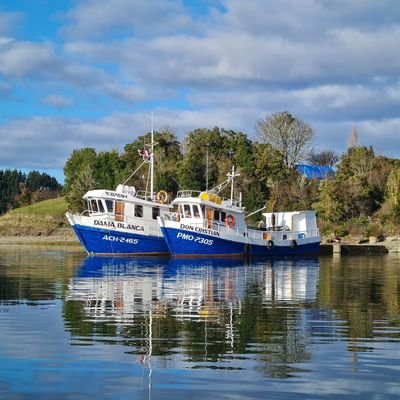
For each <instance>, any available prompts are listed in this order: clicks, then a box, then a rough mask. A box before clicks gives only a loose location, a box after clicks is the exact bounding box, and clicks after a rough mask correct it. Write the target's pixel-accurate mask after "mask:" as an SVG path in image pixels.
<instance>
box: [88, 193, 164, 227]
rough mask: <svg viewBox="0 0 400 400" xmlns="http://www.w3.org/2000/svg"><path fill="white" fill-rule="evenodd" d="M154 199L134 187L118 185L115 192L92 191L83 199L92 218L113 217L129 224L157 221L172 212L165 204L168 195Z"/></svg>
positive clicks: (157, 196) (159, 194) (160, 195)
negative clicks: (164, 214)
mask: <svg viewBox="0 0 400 400" xmlns="http://www.w3.org/2000/svg"><path fill="white" fill-rule="evenodd" d="M155 197H156V198H155V199H152V198H151V196H150V193H148V192H140V191H138V192H137V191H136V190H135V188H134V187H133V186H127V185H118V187H117V189H116V190H115V191H114V190H90V191H88V192H87V193H86V194H85V195H84V196H83V199H85V200H86V201H87V213H88V215H89V216H92V217H102V216H107V217H110V216H111V217H113V219H114V220H115V221H120V222H126V223H129V222H130V221H131V220H132V219H142V218H143V219H144V220H154V221H157V217H158V216H159V215H160V213H162V212H168V211H171V206H170V205H168V204H164V203H165V202H166V201H167V194H166V193H165V192H164V191H162V192H158V193H157V194H156V196H155Z"/></svg>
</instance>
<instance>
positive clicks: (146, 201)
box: [66, 129, 172, 256]
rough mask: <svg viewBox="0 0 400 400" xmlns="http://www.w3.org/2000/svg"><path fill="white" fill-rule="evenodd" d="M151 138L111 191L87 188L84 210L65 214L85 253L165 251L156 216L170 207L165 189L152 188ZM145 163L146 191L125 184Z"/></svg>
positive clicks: (153, 253)
mask: <svg viewBox="0 0 400 400" xmlns="http://www.w3.org/2000/svg"><path fill="white" fill-rule="evenodd" d="M153 151H154V138H153V129H152V130H151V143H150V145H147V146H145V147H143V148H142V149H141V150H140V151H139V154H140V156H141V157H142V158H143V162H142V164H141V165H140V166H139V167H138V168H137V170H136V171H134V172H133V173H132V174H131V175H130V177H129V178H128V179H127V180H126V181H125V182H124V183H123V184H120V185H118V186H117V188H116V189H115V190H107V189H100V190H89V191H88V192H87V193H86V194H85V195H84V196H83V199H84V200H85V201H86V204H87V209H86V210H85V211H83V212H82V213H76V214H72V213H71V212H67V213H66V216H67V219H68V221H69V223H70V224H71V226H72V228H73V230H74V231H75V234H76V236H77V237H78V239H79V241H80V243H81V244H82V246H83V247H84V248H85V250H86V251H87V253H88V254H89V255H103V256H113V255H126V256H132V255H161V254H169V250H168V247H167V245H166V243H165V241H164V239H163V236H162V233H161V230H160V227H159V225H158V222H157V217H158V216H161V217H163V216H164V215H165V214H166V213H168V212H170V211H171V210H172V206H171V205H170V204H169V198H168V194H167V192H165V191H164V190H161V191H159V192H158V193H156V192H155V191H154V178H153V177H154V157H153ZM145 164H146V165H149V170H150V171H149V175H150V191H147V190H144V191H137V190H136V189H135V188H134V187H133V186H128V185H127V184H126V183H127V182H128V181H129V180H130V179H131V177H132V176H133V175H134V174H135V173H136V172H137V171H138V170H139V169H140V168H142V167H143V166H144V165H145Z"/></svg>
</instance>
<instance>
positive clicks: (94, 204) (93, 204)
mask: <svg viewBox="0 0 400 400" xmlns="http://www.w3.org/2000/svg"><path fill="white" fill-rule="evenodd" d="M90 208H91V210H92V211H93V212H95V213H96V212H99V208H98V207H97V201H96V200H95V199H92V200H90Z"/></svg>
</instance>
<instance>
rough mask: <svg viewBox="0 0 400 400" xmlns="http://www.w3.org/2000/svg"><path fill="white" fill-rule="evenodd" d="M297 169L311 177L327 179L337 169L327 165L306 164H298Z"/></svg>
mask: <svg viewBox="0 0 400 400" xmlns="http://www.w3.org/2000/svg"><path fill="white" fill-rule="evenodd" d="M296 168H297V171H299V173H300V174H302V175H303V176H305V177H306V178H309V179H326V178H327V177H328V176H330V175H333V174H334V173H335V171H334V170H333V168H332V167H329V166H327V165H305V164H296Z"/></svg>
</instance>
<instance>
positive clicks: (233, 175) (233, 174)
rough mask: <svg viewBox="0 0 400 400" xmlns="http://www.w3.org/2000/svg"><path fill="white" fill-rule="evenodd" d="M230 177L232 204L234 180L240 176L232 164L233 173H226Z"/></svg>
mask: <svg viewBox="0 0 400 400" xmlns="http://www.w3.org/2000/svg"><path fill="white" fill-rule="evenodd" d="M226 176H227V177H228V179H229V180H230V181H231V205H233V181H234V179H235V176H239V174H235V166H234V165H232V173H231V174H230V173H229V172H228V173H227V174H226Z"/></svg>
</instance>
